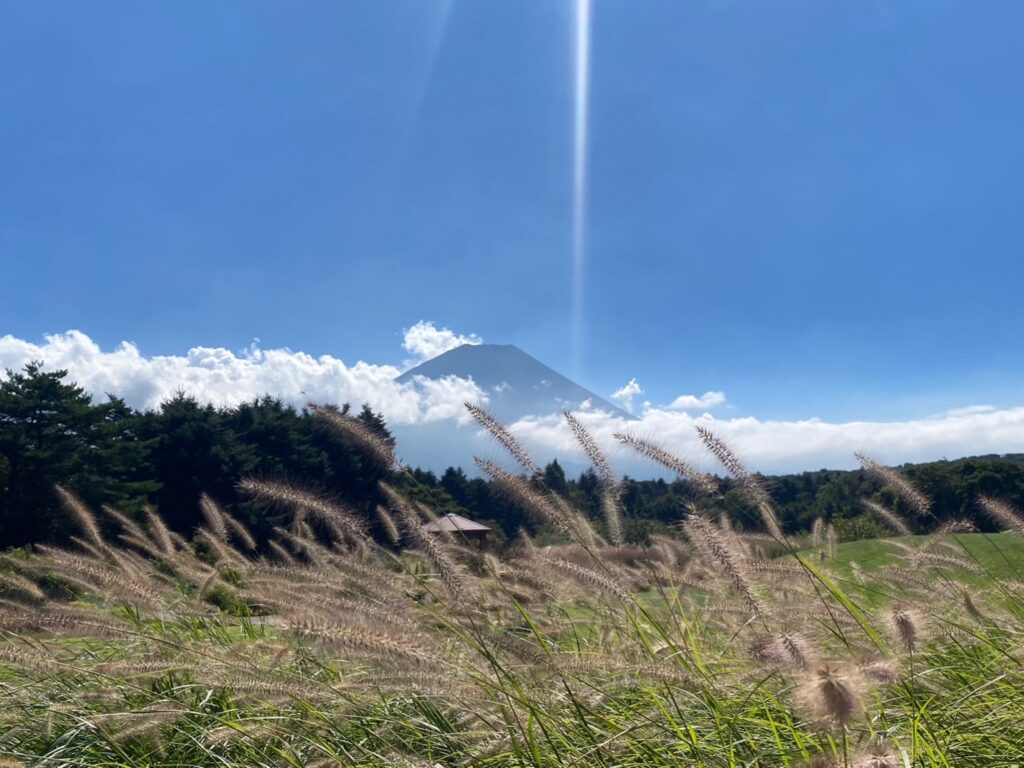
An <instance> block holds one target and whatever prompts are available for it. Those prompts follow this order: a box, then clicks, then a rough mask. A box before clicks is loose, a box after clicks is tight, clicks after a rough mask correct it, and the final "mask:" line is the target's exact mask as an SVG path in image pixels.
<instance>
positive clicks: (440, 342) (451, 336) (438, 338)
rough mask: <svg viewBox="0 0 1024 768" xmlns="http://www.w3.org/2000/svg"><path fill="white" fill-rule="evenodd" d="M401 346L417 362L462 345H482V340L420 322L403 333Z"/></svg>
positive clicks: (473, 335)
mask: <svg viewBox="0 0 1024 768" xmlns="http://www.w3.org/2000/svg"><path fill="white" fill-rule="evenodd" d="M404 334H405V335H404V338H403V340H402V346H403V347H404V348H405V350H406V352H409V353H410V354H412V355H415V356H416V361H417V362H423V361H424V360H429V359H431V358H432V357H437V356H438V355H442V354H444V353H445V352H447V351H448V350H450V349H455V348H456V347H461V346H462V345H463V344H483V342H484V340H483V339H481V338H480V337H479V336H477V335H476V334H475V333H471V334H469V336H460V335H459V334H457V333H455V332H454V331H452V330H449V329H448V328H440V329H438V328H436V327H435V326H434V324H433V323H432V322H427V321H424V320H420V321H419V322H418V323H416V325H414V326H413V327H412V328H406V329H405V331H404Z"/></svg>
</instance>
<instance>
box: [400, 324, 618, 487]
mask: <svg viewBox="0 0 1024 768" xmlns="http://www.w3.org/2000/svg"><path fill="white" fill-rule="evenodd" d="M449 376H456V377H458V378H462V379H472V380H473V382H474V383H476V385H477V386H478V387H479V388H480V389H481V390H482V391H483V392H484V394H486V396H487V403H486V405H485V407H486V408H487V410H488V412H489V413H491V414H492V415H493V416H494V417H495V418H496V419H498V420H499V421H501V422H502V423H504V424H512V423H514V422H516V421H518V420H520V419H524V418H527V417H530V416H533V417H544V416H550V415H552V414H561V413H562V412H563V411H566V410H569V411H585V410H593V411H605V412H607V413H609V414H611V415H612V416H615V417H618V418H621V419H626V420H634V419H635V418H636V417H635V416H633V415H631V414H629V413H627V412H626V411H624V410H623V409H622V408H619V407H618V406H616V405H613V404H612V403H610V402H608V401H607V400H605V399H604V398H603V397H600V396H599V395H597V394H595V393H594V392H591V391H590V390H589V389H587V388H585V387H582V386H580V385H579V384H577V383H576V382H574V381H572V380H570V379H568V378H566V377H565V376H563V375H562V374H560V373H558V372H557V371H555V370H553V369H552V368H549V367H548V366H546V365H544V364H543V363H542V362H540V361H539V360H537V359H536V358H534V357H532V356H530V355H528V354H527V353H526V352H524V351H523V350H521V349H519V348H518V347H515V346H513V345H511V344H463V345H462V346H459V347H455V348H454V349H450V350H448V351H447V352H445V353H443V354H441V355H438V356H437V357H434V358H431V359H430V360H427V361H426V362H424V363H421V364H420V365H417V366H416V367H415V368H412V369H410V370H408V371H406V372H405V373H403V374H402V375H401V376H399V377H398V378H397V379H396V381H398V382H399V383H403V384H411V385H413V386H415V385H416V383H417V382H421V381H424V380H431V379H435V380H436V379H443V378H446V377H449ZM391 431H392V434H394V436H395V438H396V440H397V443H398V452H399V455H400V456H401V457H402V459H403V460H404V461H405V462H407V463H408V464H410V465H411V466H418V467H421V468H423V469H430V470H433V471H435V472H440V471H442V470H444V469H446V468H447V467H449V466H461V467H462V468H463V469H465V470H466V471H467V472H469V473H470V474H474V473H475V471H474V469H473V456H474V455H477V454H480V453H481V452H483V454H484V455H487V453H488V452H489V451H493V450H494V446H493V445H491V444H490V443H489V442H488V438H487V437H486V436H485V435H481V433H480V430H479V429H478V428H477V427H476V425H475V424H470V423H461V424H460V423H458V422H457V421H456V420H455V419H448V420H446V421H436V422H431V423H427V424H416V425H395V426H394V427H392V429H391ZM536 458H538V459H543V458H548V459H550V458H553V457H540V456H538V457H536ZM559 460H560V461H562V458H561V457H560V459H559ZM584 466H585V464H581V465H580V466H579V467H578V468H579V469H582V468H583V467H584ZM566 468H567V469H570V468H574V469H575V468H576V467H574V466H573V464H572V461H571V460H570V464H569V465H566Z"/></svg>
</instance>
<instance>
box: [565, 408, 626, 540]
mask: <svg viewBox="0 0 1024 768" xmlns="http://www.w3.org/2000/svg"><path fill="white" fill-rule="evenodd" d="M565 421H566V423H567V424H568V425H569V429H571V430H572V434H573V436H574V437H575V438H576V442H577V443H579V445H580V447H581V448H582V449H583V452H584V453H586V454H587V458H589V459H590V463H591V464H593V465H594V468H595V469H596V470H597V472H598V475H599V476H600V478H601V488H600V490H601V512H602V515H603V517H604V523H605V528H606V529H607V531H608V538H609V540H611V542H612V544H615V545H619V544H622V504H621V496H622V491H621V489H620V488H619V484H618V480H617V479H616V477H615V473H614V472H613V471H612V468H611V465H610V464H609V463H608V460H607V459H606V458H605V457H604V454H603V453H601V449H600V448H598V447H597V442H596V441H595V440H594V438H593V436H592V435H591V434H590V432H589V431H587V428H586V427H584V426H583V424H582V423H581V422H580V420H579V419H577V418H576V417H575V416H574V415H573V414H572V413H571V412H570V411H566V412H565Z"/></svg>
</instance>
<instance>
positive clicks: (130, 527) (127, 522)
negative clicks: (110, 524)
mask: <svg viewBox="0 0 1024 768" xmlns="http://www.w3.org/2000/svg"><path fill="white" fill-rule="evenodd" d="M100 509H102V510H103V513H104V514H105V515H106V516H107V517H109V518H111V519H113V520H115V521H117V524H118V525H120V526H121V528H122V529H123V530H125V531H126V532H128V533H129V534H131V535H132V536H135V537H136V538H139V539H148V538H149V537H148V536H147V535H146V532H145V531H144V530H142V526H141V525H139V524H138V523H136V522H135V521H134V520H132V519H131V518H130V517H128V515H126V514H124V512H122V511H121V510H119V509H115V508H114V507H112V506H110V505H109V504H103V505H102V506H101V507H100Z"/></svg>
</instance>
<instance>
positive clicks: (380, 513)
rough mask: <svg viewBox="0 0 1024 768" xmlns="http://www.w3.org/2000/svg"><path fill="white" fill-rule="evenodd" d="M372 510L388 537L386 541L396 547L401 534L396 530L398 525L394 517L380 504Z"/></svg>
mask: <svg viewBox="0 0 1024 768" xmlns="http://www.w3.org/2000/svg"><path fill="white" fill-rule="evenodd" d="M374 511H375V512H376V514H377V521H378V522H379V523H380V527H381V528H383V529H384V533H385V534H386V535H387V537H388V541H390V542H391V543H392V544H394V545H395V546H396V547H397V546H398V545H399V543H400V542H401V541H402V536H401V534H400V533H399V532H398V526H397V525H396V524H395V519H394V518H393V517H391V513H390V512H388V511H387V510H386V509H385V508H384V507H383V506H382V505H381V504H378V505H377V508H376V510H374Z"/></svg>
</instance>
